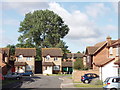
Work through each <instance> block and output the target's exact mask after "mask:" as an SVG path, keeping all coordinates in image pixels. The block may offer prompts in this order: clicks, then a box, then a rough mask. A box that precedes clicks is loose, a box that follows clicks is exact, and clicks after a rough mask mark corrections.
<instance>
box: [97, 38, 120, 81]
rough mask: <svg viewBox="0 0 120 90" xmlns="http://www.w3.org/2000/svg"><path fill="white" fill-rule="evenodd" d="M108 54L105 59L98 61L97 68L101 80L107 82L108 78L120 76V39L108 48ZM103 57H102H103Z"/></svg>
mask: <svg viewBox="0 0 120 90" xmlns="http://www.w3.org/2000/svg"><path fill="white" fill-rule="evenodd" d="M106 48H107V49H108V52H107V54H106V57H105V58H101V60H99V61H97V62H96V64H95V66H97V67H98V68H99V73H100V79H101V80H103V81H104V80H105V79H106V78H107V77H112V76H119V75H120V58H119V54H120V39H118V40H116V41H115V42H114V43H110V42H109V44H108V46H107V47H106ZM101 57H102V56H101ZM98 59H99V58H98Z"/></svg>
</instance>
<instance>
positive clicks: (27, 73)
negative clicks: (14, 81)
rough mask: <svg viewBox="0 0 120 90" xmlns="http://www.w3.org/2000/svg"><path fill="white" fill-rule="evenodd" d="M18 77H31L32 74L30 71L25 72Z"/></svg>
mask: <svg viewBox="0 0 120 90" xmlns="http://www.w3.org/2000/svg"><path fill="white" fill-rule="evenodd" d="M20 75H22V76H33V72H32V71H26V72H24V73H20Z"/></svg>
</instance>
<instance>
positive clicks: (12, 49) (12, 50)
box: [6, 44, 15, 56]
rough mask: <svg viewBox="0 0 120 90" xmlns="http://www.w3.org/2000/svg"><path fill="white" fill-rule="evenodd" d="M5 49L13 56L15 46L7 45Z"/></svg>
mask: <svg viewBox="0 0 120 90" xmlns="http://www.w3.org/2000/svg"><path fill="white" fill-rule="evenodd" d="M6 47H7V48H10V56H14V55H15V45H10V44H9V45H7V46H6Z"/></svg>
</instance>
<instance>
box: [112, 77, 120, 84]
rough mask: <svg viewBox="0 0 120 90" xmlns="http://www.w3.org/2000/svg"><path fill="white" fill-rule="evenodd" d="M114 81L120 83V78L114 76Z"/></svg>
mask: <svg viewBox="0 0 120 90" xmlns="http://www.w3.org/2000/svg"><path fill="white" fill-rule="evenodd" d="M112 82H115V83H117V82H119V83H120V78H113V79H112Z"/></svg>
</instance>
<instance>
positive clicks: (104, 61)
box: [94, 58, 115, 67]
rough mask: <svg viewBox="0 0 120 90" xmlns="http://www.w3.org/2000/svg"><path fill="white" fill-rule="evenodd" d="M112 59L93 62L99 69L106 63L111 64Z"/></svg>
mask: <svg viewBox="0 0 120 90" xmlns="http://www.w3.org/2000/svg"><path fill="white" fill-rule="evenodd" d="M114 59H115V58H104V59H101V61H98V60H96V62H94V64H95V65H96V66H98V67H101V66H104V65H106V64H107V63H109V62H111V61H112V60H114Z"/></svg>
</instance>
